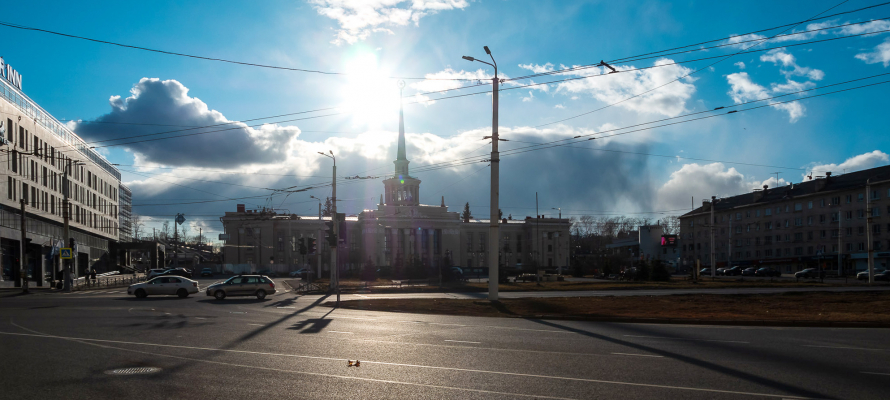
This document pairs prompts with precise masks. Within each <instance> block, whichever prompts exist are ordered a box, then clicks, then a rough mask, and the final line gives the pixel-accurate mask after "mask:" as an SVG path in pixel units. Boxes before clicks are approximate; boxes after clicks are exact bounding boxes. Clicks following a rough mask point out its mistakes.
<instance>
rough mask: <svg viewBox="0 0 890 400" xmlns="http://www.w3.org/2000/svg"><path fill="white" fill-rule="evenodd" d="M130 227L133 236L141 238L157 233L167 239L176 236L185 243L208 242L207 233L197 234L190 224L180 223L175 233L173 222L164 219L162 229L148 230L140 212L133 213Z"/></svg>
mask: <svg viewBox="0 0 890 400" xmlns="http://www.w3.org/2000/svg"><path fill="white" fill-rule="evenodd" d="M130 227H131V229H132V233H133V238H135V239H140V238H142V237H145V236H149V235H153V234H157V237H158V238H161V239H165V240H167V239H171V240H172V239H173V237H174V236H176V237H177V238H178V239H179V241H180V242H182V243H185V244H189V243H195V244H197V243H199V242H205V243H206V242H207V236H206V235H204V236H203V237H202V235H200V234H195V233H194V232H192V229H191V226H189V225H188V224H183V225H180V226H179V228H177V229H176V230H177V232H175V235H174V228H173V224H172V223H171V222H170V221H164V222H163V223H162V224H161V227H160V229H158V230H157V231H153V232H146V228H145V221H144V220H143V218H142V216H140V215H138V214H134V215H133V217H132V219H131V225H130Z"/></svg>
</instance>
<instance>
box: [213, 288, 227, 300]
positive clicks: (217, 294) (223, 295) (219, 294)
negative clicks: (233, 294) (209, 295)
mask: <svg viewBox="0 0 890 400" xmlns="http://www.w3.org/2000/svg"><path fill="white" fill-rule="evenodd" d="M213 297H216V299H217V300H222V299H224V298H226V292H223V291H222V290H217V291H216V292H215V293H213Z"/></svg>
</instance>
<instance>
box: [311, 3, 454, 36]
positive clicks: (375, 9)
mask: <svg viewBox="0 0 890 400" xmlns="http://www.w3.org/2000/svg"><path fill="white" fill-rule="evenodd" d="M310 3H313V4H315V9H316V10H317V11H318V13H319V14H320V15H323V16H325V17H328V18H331V19H333V20H335V21H337V23H338V24H339V25H340V30H338V31H337V35H336V38H335V39H334V40H333V41H332V42H331V43H334V44H336V45H340V44H342V43H349V44H352V43H355V42H358V41H361V40H365V39H367V37H368V36H370V35H371V33H373V32H385V33H389V34H393V31H392V30H390V29H388V28H385V27H394V26H407V25H408V24H412V23H413V24H414V25H415V26H417V25H418V24H419V22H420V19H421V18H423V17H425V16H427V15H431V14H435V13H437V12H439V11H447V10H454V9H463V8H466V7H468V6H469V5H470V4H469V2H467V1H466V0H410V1H409V0H310Z"/></svg>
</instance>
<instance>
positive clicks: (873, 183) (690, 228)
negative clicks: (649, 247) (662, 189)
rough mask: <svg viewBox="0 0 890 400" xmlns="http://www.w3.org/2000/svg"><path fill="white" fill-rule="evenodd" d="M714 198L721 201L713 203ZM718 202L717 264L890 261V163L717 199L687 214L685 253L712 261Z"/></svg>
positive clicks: (832, 265) (846, 265) (859, 266)
mask: <svg viewBox="0 0 890 400" xmlns="http://www.w3.org/2000/svg"><path fill="white" fill-rule="evenodd" d="M712 203H713V204H712ZM712 207H713V215H714V221H713V229H714V237H715V239H714V243H715V245H714V252H715V254H716V256H715V258H716V260H715V263H713V264H714V265H715V266H716V267H717V268H719V267H722V266H729V265H739V266H758V265H764V266H772V267H774V268H777V269H779V270H780V271H782V272H785V273H789V272H794V271H797V270H800V269H803V268H810V267H818V266H821V267H823V268H825V269H827V270H837V269H838V258H839V257H838V256H840V259H841V262H842V264H843V265H842V268H843V269H844V270H847V271H850V270H863V269H865V268H866V267H867V259H868V251H869V244H871V247H872V248H873V250H874V252H875V253H874V259H875V265H876V266H877V267H887V264H888V262H890V166H885V167H878V168H872V169H868V170H864V171H858V172H852V173H848V174H843V175H833V174H832V173H830V172H827V173H825V176H816V177H812V176H810V177H808V178H807V180H806V181H804V182H802V183H795V184H790V185H788V186H784V187H778V188H768V187H766V186H764V187H763V189H758V190H755V191H753V192H751V193H746V194H742V195H738V196H732V197H727V198H721V199H716V200H714V201H713V202H712V201H708V202H704V204H703V205H702V206H701V207H699V208H697V209H695V210H693V211H691V212H689V213H687V214H685V215H683V216H681V217H680V221H681V223H682V226H681V228H680V232H681V238H682V240H683V241H682V243H683V245H682V246H681V248H682V254H681V258H682V260H683V262H684V263H685V264H687V265H690V266H692V265H695V262H696V260H699V261H700V262H701V265H702V266H711V265H712V263H711V260H710V253H711V248H710V246H711V245H710V243H711V238H710V229H711V226H710V224H708V219H709V216H710V215H711V208H712Z"/></svg>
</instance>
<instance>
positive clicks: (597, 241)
mask: <svg viewBox="0 0 890 400" xmlns="http://www.w3.org/2000/svg"><path fill="white" fill-rule="evenodd" d="M571 222H572V228H571V234H572V267H573V269H574V273H575V274H576V275H587V274H591V273H594V272H596V273H601V274H605V275H609V274H618V273H621V272H623V271H626V270H628V269H629V268H631V267H638V268H645V269H646V271H649V270H652V268H653V267H655V266H654V265H646V264H645V263H640V262H639V260H632V257H631V255H630V254H629V253H620V252H618V253H616V252H615V251H613V250H612V249H607V248H606V246H607V245H609V244H612V243H614V242H615V241H616V240H620V239H628V238H631V237H632V236H631V235H634V234H636V232H637V230H638V229H639V227H640V226H645V225H660V226H661V227H662V230H663V233H664V234H665V235H676V234H679V233H680V219H679V218H678V217H676V216H667V217H664V218H662V219H659V220H653V219H652V218H646V217H627V216H592V215H584V216H581V217H578V218H575V217H572V218H571ZM662 268H664V267H663V266H662V265H660V263H659V265H658V267H657V268H656V269H657V270H658V273H655V275H656V276H658V277H661V275H660V274H659V273H660V272H661V269H662ZM665 270H666V269H665ZM637 271H639V272H635V273H634V274H637V273H639V277H637V276H636V275H634V276H633V277H631V278H630V279H634V280H637V279H642V280H649V279H650V275H651V274H649V273H645V272H643V270H640V269H638V270H637Z"/></svg>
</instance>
